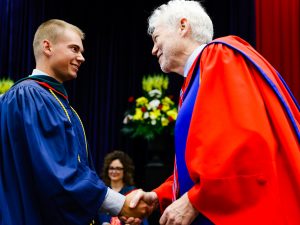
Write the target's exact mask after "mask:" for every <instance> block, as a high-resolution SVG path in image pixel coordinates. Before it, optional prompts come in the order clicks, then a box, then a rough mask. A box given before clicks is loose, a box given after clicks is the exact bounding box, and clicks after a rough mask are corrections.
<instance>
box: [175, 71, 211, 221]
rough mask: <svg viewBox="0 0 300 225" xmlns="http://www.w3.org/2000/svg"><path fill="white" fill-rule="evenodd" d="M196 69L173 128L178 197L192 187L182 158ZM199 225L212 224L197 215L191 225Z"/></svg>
mask: <svg viewBox="0 0 300 225" xmlns="http://www.w3.org/2000/svg"><path fill="white" fill-rule="evenodd" d="M196 68H197V70H196V71H197V73H196V74H193V78H192V80H191V81H190V84H189V87H188V89H187V91H186V92H185V93H184V94H185V95H184V102H183V104H182V106H181V108H180V111H179V114H178V117H177V120H176V126H175V144H176V163H177V172H178V182H179V195H180V196H182V195H183V194H184V193H186V192H187V191H188V190H189V189H190V188H191V187H193V186H194V182H193V181H192V179H191V177H190V175H189V172H188V169H187V167H186V163H185V157H182V156H184V155H185V147H186V141H187V135H188V131H189V127H190V122H191V118H192V113H193V109H194V104H195V100H196V96H197V93H198V90H199V81H200V78H199V76H200V70H199V66H197V67H196ZM200 224H201V225H212V224H213V223H212V222H211V221H210V220H208V219H207V218H206V217H204V216H203V215H202V214H199V216H198V217H197V218H196V219H195V220H194V221H193V223H192V225H200Z"/></svg>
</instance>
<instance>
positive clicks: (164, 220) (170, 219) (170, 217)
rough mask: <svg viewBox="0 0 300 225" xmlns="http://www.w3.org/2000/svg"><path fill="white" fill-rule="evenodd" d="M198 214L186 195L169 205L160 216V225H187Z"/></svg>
mask: <svg viewBox="0 0 300 225" xmlns="http://www.w3.org/2000/svg"><path fill="white" fill-rule="evenodd" d="M198 214H199V212H198V211H197V210H196V209H195V208H194V206H193V205H192V204H191V202H190V200H189V198H188V195H187V193H185V194H184V195H183V196H182V197H181V198H179V199H177V200H176V201H174V202H173V203H172V204H171V205H169V206H168V207H167V208H166V210H165V211H164V213H163V215H162V216H161V218H160V220H159V223H160V224H161V225H171V224H172V225H174V224H175V225H189V224H191V223H192V222H193V221H194V219H195V218H196V217H197V216H198Z"/></svg>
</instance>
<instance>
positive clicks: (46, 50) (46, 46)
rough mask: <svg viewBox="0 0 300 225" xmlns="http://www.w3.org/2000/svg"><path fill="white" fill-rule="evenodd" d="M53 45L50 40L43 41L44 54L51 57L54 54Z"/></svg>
mask: <svg viewBox="0 0 300 225" xmlns="http://www.w3.org/2000/svg"><path fill="white" fill-rule="evenodd" d="M51 47H52V44H51V42H50V41H49V40H47V39H45V40H43V52H44V53H45V54H46V55H51V54H52V48H51Z"/></svg>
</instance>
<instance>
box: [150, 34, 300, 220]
mask: <svg viewBox="0 0 300 225" xmlns="http://www.w3.org/2000/svg"><path fill="white" fill-rule="evenodd" d="M199 67H200V80H198V81H196V82H200V86H199V89H198V92H197V95H196V99H195V104H194V106H193V112H192V116H191V122H190V125H189V130H188V134H187V139H186V146H185V153H184V154H182V155H177V153H176V158H180V157H184V159H185V163H186V167H187V170H188V173H189V176H190V178H191V179H192V181H193V183H194V185H193V186H192V187H191V188H190V189H189V190H188V197H189V199H190V202H191V203H192V205H193V206H194V207H195V208H196V209H197V210H198V211H199V212H200V213H201V214H203V215H204V216H206V217H207V218H208V219H209V220H210V221H212V222H213V223H214V224H216V225H233V224H234V225H235V224H243V225H248V224H249V225H250V224H251V225H253V224H264V225H296V224H299V221H300V153H299V121H300V115H299V108H298V106H297V103H296V102H295V99H294V100H293V98H292V96H291V95H290V93H289V91H288V89H287V88H286V86H285V84H284V82H283V81H282V79H280V76H279V75H278V73H277V71H276V70H275V69H274V68H273V67H272V66H271V65H270V64H269V63H268V62H267V61H266V59H264V58H263V57H262V56H261V55H260V54H259V53H257V52H256V51H255V50H254V49H253V48H252V47H251V46H250V45H249V44H248V43H247V42H245V41H243V40H242V39H240V38H238V37H234V36H229V37H224V38H220V39H216V40H215V41H213V42H212V43H210V44H208V45H207V46H206V47H205V48H204V50H203V51H202V53H201V57H200V64H199ZM199 67H198V68H199ZM179 114H180V112H179ZM177 129H180V128H177ZM176 138H180V137H179V136H177V137H176ZM176 151H177V150H176ZM172 185H173V176H171V177H170V178H169V179H168V180H167V181H166V182H165V183H163V184H162V185H161V186H160V187H158V188H157V189H155V190H154V191H155V192H156V193H157V194H158V197H159V201H160V206H161V209H162V210H163V209H164V208H165V207H166V206H167V205H169V204H170V203H171V201H172V200H171V199H172ZM181 185H182V184H179V186H181Z"/></svg>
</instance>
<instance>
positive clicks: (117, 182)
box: [99, 150, 148, 225]
mask: <svg viewBox="0 0 300 225" xmlns="http://www.w3.org/2000/svg"><path fill="white" fill-rule="evenodd" d="M101 175H102V179H103V181H104V183H105V184H106V185H107V186H109V187H110V188H111V189H113V190H114V191H117V192H119V193H120V194H123V195H126V194H128V193H129V192H131V191H132V190H134V189H136V187H135V186H134V178H133V176H134V164H133V161H132V159H131V158H130V157H129V156H128V155H127V154H126V153H125V152H122V151H118V150H115V151H113V152H111V153H109V154H107V155H106V156H105V158H104V165H103V168H102V174H101ZM99 222H100V225H123V224H124V223H123V222H121V221H120V220H119V219H118V217H111V216H110V215H109V214H104V213H101V214H100V215H99ZM142 225H148V221H147V220H143V222H142Z"/></svg>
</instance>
